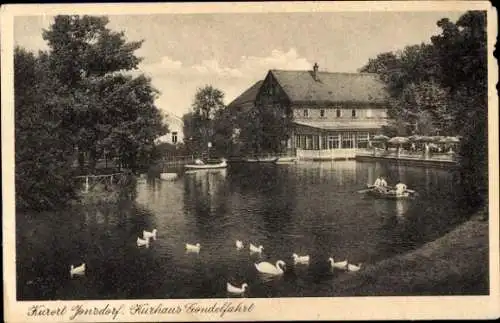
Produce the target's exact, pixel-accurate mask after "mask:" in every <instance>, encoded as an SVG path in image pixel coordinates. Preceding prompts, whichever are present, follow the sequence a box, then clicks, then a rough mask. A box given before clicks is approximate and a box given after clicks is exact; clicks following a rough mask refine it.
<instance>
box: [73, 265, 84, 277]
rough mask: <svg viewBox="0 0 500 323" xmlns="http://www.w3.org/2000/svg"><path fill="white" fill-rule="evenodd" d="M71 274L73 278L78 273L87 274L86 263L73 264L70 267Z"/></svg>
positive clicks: (79, 274) (80, 274)
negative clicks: (76, 265)
mask: <svg viewBox="0 0 500 323" xmlns="http://www.w3.org/2000/svg"><path fill="white" fill-rule="evenodd" d="M69 274H70V276H71V277H72V278H73V276H75V275H78V276H82V275H85V263H83V264H81V265H80V266H78V267H75V266H73V265H71V267H70V269H69Z"/></svg>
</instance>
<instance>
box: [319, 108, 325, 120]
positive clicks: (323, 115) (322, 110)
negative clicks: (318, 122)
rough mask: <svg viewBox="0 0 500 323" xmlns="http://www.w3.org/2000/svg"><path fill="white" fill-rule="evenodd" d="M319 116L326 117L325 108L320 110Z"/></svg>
mask: <svg viewBox="0 0 500 323" xmlns="http://www.w3.org/2000/svg"><path fill="white" fill-rule="evenodd" d="M319 116H320V117H321V118H324V117H325V109H321V110H319Z"/></svg>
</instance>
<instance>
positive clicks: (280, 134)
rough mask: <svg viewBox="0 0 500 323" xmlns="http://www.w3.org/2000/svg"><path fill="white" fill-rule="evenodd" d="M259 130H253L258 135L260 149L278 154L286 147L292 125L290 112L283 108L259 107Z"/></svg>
mask: <svg viewBox="0 0 500 323" xmlns="http://www.w3.org/2000/svg"><path fill="white" fill-rule="evenodd" d="M258 111H259V115H258V118H259V122H258V123H257V126H258V127H259V128H260V129H254V131H255V133H256V134H257V135H258V142H259V146H260V149H261V150H262V151H265V152H270V153H280V152H282V151H283V149H284V148H285V147H286V146H285V145H286V141H287V140H288V138H289V134H290V127H291V123H292V117H291V115H292V114H291V111H289V110H288V109H287V108H286V107H285V106H273V107H272V108H270V107H269V106H262V107H259V109H258Z"/></svg>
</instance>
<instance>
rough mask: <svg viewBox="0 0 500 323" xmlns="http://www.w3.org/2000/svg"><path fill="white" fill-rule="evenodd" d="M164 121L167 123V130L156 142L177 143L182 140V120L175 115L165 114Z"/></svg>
mask: <svg viewBox="0 0 500 323" xmlns="http://www.w3.org/2000/svg"><path fill="white" fill-rule="evenodd" d="M165 123H166V124H168V130H169V132H168V133H167V134H166V135H164V136H161V137H160V138H158V140H157V142H166V143H169V144H173V145H178V144H181V143H183V142H184V121H183V120H182V118H179V117H178V116H176V115H173V114H168V115H166V116H165Z"/></svg>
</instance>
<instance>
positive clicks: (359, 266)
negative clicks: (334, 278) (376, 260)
mask: <svg viewBox="0 0 500 323" xmlns="http://www.w3.org/2000/svg"><path fill="white" fill-rule="evenodd" d="M360 269H361V264H358V265H357V266H356V265H353V264H348V265H347V270H348V271H358V270H360Z"/></svg>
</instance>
